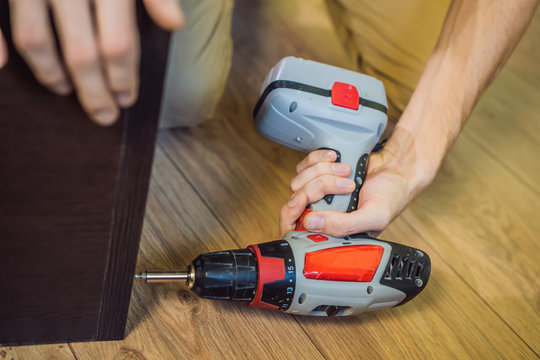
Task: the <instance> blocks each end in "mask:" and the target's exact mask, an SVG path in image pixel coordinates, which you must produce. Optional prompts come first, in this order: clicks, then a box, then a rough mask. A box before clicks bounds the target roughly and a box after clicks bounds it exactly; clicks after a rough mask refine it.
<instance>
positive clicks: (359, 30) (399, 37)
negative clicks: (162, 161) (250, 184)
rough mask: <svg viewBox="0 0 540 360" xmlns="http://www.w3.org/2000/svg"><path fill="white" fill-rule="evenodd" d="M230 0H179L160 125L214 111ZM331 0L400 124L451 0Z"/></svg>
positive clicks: (341, 29) (195, 120) (227, 60)
mask: <svg viewBox="0 0 540 360" xmlns="http://www.w3.org/2000/svg"><path fill="white" fill-rule="evenodd" d="M233 1H234V0H183V1H182V8H183V9H184V12H185V16H186V26H185V28H184V29H183V30H182V31H180V32H178V33H175V34H174V35H173V37H172V39H171V48H170V54H169V63H168V69H167V78H166V83H165V92H164V101H163V105H162V109H161V119H160V127H161V128H169V127H182V126H189V127H191V126H195V125H197V124H199V123H201V122H202V121H204V120H206V119H208V118H210V117H211V116H212V114H213V112H214V110H215V108H216V106H217V104H218V102H219V99H220V98H221V95H222V94H223V90H224V88H225V82H226V80H227V75H228V72H229V68H230V65H231V56H232V40H231V17H232V9H233ZM302 1H307V2H309V1H311V0H302ZM326 3H327V6H328V10H329V13H330V16H331V18H332V20H333V22H334V25H335V28H336V30H337V33H338V36H339V37H340V39H341V40H342V42H343V44H344V46H345V47H346V48H347V50H348V51H349V53H350V54H351V55H352V56H353V58H354V61H355V62H356V65H357V68H358V71H360V72H362V73H365V74H368V75H372V76H374V77H376V78H378V79H380V80H382V81H383V83H384V85H385V88H386V92H387V96H388V103H389V117H390V121H391V122H392V123H395V122H396V121H397V119H398V118H399V116H400V115H401V113H402V112H403V110H404V109H405V106H406V105H407V103H408V101H409V99H410V97H411V95H412V92H413V90H414V88H415V86H416V83H417V82H418V79H419V78H420V75H421V74H422V71H423V69H424V66H425V64H426V61H427V59H428V57H429V55H430V53H431V51H432V49H433V47H434V46H435V43H436V41H437V38H438V35H439V32H440V29H441V27H442V23H443V21H444V17H445V14H446V11H447V9H448V6H449V3H450V0H407V1H399V0H375V1H373V0H371V1H365V0H326ZM314 41H315V39H314ZM391 128H392V126H389V129H391Z"/></svg>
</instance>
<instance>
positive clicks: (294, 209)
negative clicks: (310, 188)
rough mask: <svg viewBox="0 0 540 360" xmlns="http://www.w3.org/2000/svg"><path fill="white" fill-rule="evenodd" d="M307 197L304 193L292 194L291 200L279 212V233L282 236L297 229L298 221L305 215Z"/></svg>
mask: <svg viewBox="0 0 540 360" xmlns="http://www.w3.org/2000/svg"><path fill="white" fill-rule="evenodd" d="M306 205H307V197H306V195H305V194H304V193H302V192H297V193H294V194H292V196H291V199H290V200H289V201H288V202H287V203H286V204H285V205H283V207H282V208H281V211H280V212H279V231H280V234H281V236H283V235H285V233H288V232H289V231H293V230H294V229H295V227H296V220H298V218H299V217H300V216H301V215H302V214H303V213H304V210H305V209H306Z"/></svg>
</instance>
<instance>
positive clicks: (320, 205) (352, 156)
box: [309, 147, 371, 213]
mask: <svg viewBox="0 0 540 360" xmlns="http://www.w3.org/2000/svg"><path fill="white" fill-rule="evenodd" d="M320 149H327V150H333V151H335V152H336V154H337V159H336V162H344V163H347V164H349V165H350V167H351V169H352V170H351V174H350V175H349V179H351V180H353V181H354V182H355V184H356V187H355V189H354V191H353V192H352V193H350V194H344V195H334V194H330V195H326V196H324V197H323V198H322V199H321V200H319V201H317V202H315V203H313V204H311V205H310V206H309V209H311V210H333V211H339V212H343V213H349V212H353V211H355V210H356V209H357V208H358V199H359V194H360V190H361V189H362V185H363V184H364V181H365V179H366V174H367V166H368V158H369V152H370V151H371V148H369V149H368V148H367V147H365V148H364V149H357V151H354V152H352V151H340V150H338V149H333V148H330V147H323V148H320Z"/></svg>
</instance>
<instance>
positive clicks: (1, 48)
mask: <svg viewBox="0 0 540 360" xmlns="http://www.w3.org/2000/svg"><path fill="white" fill-rule="evenodd" d="M7 60H8V51H7V47H6V41H5V40H4V35H2V30H1V29H0V69H1V68H2V67H3V66H4V65H6V63H7Z"/></svg>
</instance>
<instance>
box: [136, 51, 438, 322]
mask: <svg viewBox="0 0 540 360" xmlns="http://www.w3.org/2000/svg"><path fill="white" fill-rule="evenodd" d="M386 113H387V103H386V95H385V91H384V86H383V84H382V82H380V81H378V80H376V79H374V78H372V77H369V76H366V75H362V74H359V73H355V72H352V71H349V70H345V69H340V68H337V67H334V66H330V65H325V64H321V63H317V62H314V61H309V60H304V59H299V58H294V57H286V58H284V59H282V60H281V61H280V62H279V63H278V64H277V65H276V66H274V68H272V70H271V71H270V73H269V74H268V76H267V77H266V79H265V81H264V83H263V86H262V89H261V94H260V97H259V100H258V102H257V104H256V105H255V109H254V112H253V116H254V120H255V127H256V128H257V130H258V131H259V132H260V133H261V134H263V135H264V136H265V137H267V138H268V139H270V140H273V141H276V142H278V143H280V144H283V145H285V146H288V147H291V148H294V149H297V150H301V151H306V152H310V151H313V150H317V149H330V150H333V151H335V152H336V154H337V161H341V162H345V163H348V164H349V165H350V166H351V168H352V169H353V170H354V171H352V173H351V175H350V178H351V179H353V180H354V181H355V183H356V188H355V190H354V191H353V192H352V193H351V194H348V195H326V196H325V197H324V198H323V199H321V200H319V201H318V202H316V203H314V204H312V205H310V208H308V209H306V211H311V210H335V211H340V212H351V211H354V210H356V208H357V204H358V194H359V192H360V189H361V188H362V184H363V182H364V180H365V177H366V170H367V164H368V156H369V153H370V152H371V151H372V149H373V147H374V146H375V145H376V144H377V142H378V140H379V138H380V136H381V134H382V132H383V130H384V128H385V127H386V122H387V115H386ZM430 269H431V265H430V260H429V256H428V255H427V254H426V253H424V252H423V251H420V250H418V249H415V248H412V247H408V246H404V245H400V244H396V243H392V242H389V241H383V240H378V239H375V238H372V237H369V236H368V235H365V234H356V235H351V236H346V237H344V238H335V237H331V236H327V235H324V234H317V233H311V232H308V231H305V229H304V228H303V227H302V226H301V220H299V221H298V222H297V230H296V231H291V232H289V233H287V234H285V236H284V238H283V239H282V240H276V241H271V242H266V243H262V244H258V245H251V246H249V247H248V248H247V249H237V250H228V251H219V252H214V253H207V254H202V255H199V256H198V257H197V258H196V259H195V260H193V262H192V263H191V264H190V265H189V266H188V268H187V270H186V271H146V272H144V273H142V274H140V275H136V277H137V278H141V279H145V280H146V282H149V283H150V282H163V281H176V280H181V281H185V282H186V284H187V286H188V287H189V288H190V289H191V290H193V291H194V292H195V293H196V294H197V295H199V296H201V297H204V298H209V299H225V300H237V301H245V302H249V305H251V306H257V307H261V308H265V309H271V310H273V309H280V310H282V311H285V312H288V313H293V314H300V315H319V316H345V315H353V314H358V313H360V312H363V311H369V310H374V309H381V308H388V307H393V306H396V305H402V304H404V303H406V302H407V301H409V300H411V299H412V298H414V297H415V296H416V295H417V294H418V293H419V292H420V291H422V289H424V287H425V286H426V284H427V281H428V279H429V274H430Z"/></svg>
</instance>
